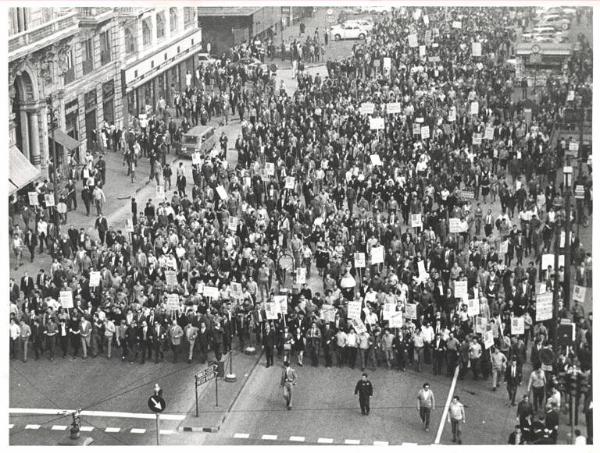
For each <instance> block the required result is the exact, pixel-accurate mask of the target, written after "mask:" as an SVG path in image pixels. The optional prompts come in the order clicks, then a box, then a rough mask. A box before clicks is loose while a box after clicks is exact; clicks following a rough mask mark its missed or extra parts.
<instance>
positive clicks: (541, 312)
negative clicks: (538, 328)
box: [535, 293, 554, 322]
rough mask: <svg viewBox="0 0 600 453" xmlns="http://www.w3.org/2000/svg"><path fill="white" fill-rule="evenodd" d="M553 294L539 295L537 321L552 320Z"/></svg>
mask: <svg viewBox="0 0 600 453" xmlns="http://www.w3.org/2000/svg"><path fill="white" fill-rule="evenodd" d="M553 309H554V304H553V294H552V293H544V294H538V295H537V296H536V297H535V321H536V322H539V321H546V320H548V319H552V318H553V317H554V316H553Z"/></svg>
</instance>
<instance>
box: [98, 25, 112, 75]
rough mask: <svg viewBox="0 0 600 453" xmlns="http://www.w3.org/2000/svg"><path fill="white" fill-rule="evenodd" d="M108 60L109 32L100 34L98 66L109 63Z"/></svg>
mask: <svg viewBox="0 0 600 453" xmlns="http://www.w3.org/2000/svg"><path fill="white" fill-rule="evenodd" d="M110 60H111V58H110V30H107V31H105V32H103V33H100V64H101V65H102V66H104V65H105V64H107V63H109V62H110Z"/></svg>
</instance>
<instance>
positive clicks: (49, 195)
mask: <svg viewBox="0 0 600 453" xmlns="http://www.w3.org/2000/svg"><path fill="white" fill-rule="evenodd" d="M44 200H45V201H46V207H48V208H50V207H52V206H54V194H53V193H47V194H46V195H44Z"/></svg>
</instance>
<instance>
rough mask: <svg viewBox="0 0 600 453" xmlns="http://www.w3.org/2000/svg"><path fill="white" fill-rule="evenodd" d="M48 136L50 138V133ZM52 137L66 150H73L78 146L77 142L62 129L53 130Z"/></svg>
mask: <svg viewBox="0 0 600 453" xmlns="http://www.w3.org/2000/svg"><path fill="white" fill-rule="evenodd" d="M50 138H52V134H50ZM54 138H55V139H56V143H58V144H59V145H62V147H63V148H65V149H66V150H67V151H73V150H74V149H76V148H78V147H79V142H78V141H77V140H75V139H74V138H73V137H71V136H70V135H67V133H66V132H65V131H63V130H62V129H55V130H54Z"/></svg>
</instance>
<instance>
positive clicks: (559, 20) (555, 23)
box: [537, 14, 571, 30]
mask: <svg viewBox="0 0 600 453" xmlns="http://www.w3.org/2000/svg"><path fill="white" fill-rule="evenodd" d="M537 26H538V27H555V28H557V29H559V30H560V29H562V30H568V29H569V27H570V26H571V21H570V20H569V19H567V18H566V17H563V16H561V15H559V14H549V15H546V16H542V19H541V20H540V21H539V22H538V23H537Z"/></svg>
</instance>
